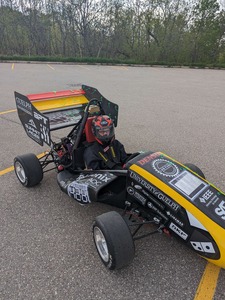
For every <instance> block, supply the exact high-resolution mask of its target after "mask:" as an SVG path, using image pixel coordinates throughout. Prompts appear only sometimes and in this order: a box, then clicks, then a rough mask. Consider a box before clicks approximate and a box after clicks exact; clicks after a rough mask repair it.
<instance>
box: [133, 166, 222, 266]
mask: <svg viewBox="0 0 225 300" xmlns="http://www.w3.org/2000/svg"><path fill="white" fill-rule="evenodd" d="M130 169H131V170H132V171H134V172H136V173H137V174H139V175H140V176H142V177H143V178H145V179H146V180H147V181H149V182H150V183H152V184H153V185H154V186H156V187H158V188H159V189H160V190H161V191H163V192H164V193H165V194H167V195H168V196H169V197H171V198H172V199H175V201H176V202H177V203H178V204H180V205H181V206H182V207H184V208H185V209H186V210H187V211H188V212H190V213H191V214H192V215H193V216H195V217H196V218H197V219H198V220H201V224H202V225H203V226H204V227H205V228H206V229H207V228H210V229H209V232H210V234H211V236H212V237H213V239H214V240H215V241H216V244H217V245H218V247H219V249H220V259H218V260H211V259H207V260H208V261H210V262H212V263H214V264H216V265H218V266H220V267H222V268H225V229H223V228H222V227H221V226H219V225H218V224H217V223H215V222H214V221H213V220H211V219H210V218H209V217H207V216H206V215H205V214H204V213H203V212H202V211H201V210H200V209H198V208H197V207H196V206H194V205H193V204H192V203H191V202H189V201H188V200H187V199H185V198H184V197H182V195H180V194H179V193H178V192H176V191H175V190H173V189H172V188H171V187H169V186H168V185H167V184H165V183H164V182H162V181H161V180H160V179H158V178H157V177H155V176H154V175H152V174H150V173H149V172H148V171H146V170H144V169H142V168H141V167H139V166H137V165H132V166H131V167H130ZM205 259H206V258H205Z"/></svg>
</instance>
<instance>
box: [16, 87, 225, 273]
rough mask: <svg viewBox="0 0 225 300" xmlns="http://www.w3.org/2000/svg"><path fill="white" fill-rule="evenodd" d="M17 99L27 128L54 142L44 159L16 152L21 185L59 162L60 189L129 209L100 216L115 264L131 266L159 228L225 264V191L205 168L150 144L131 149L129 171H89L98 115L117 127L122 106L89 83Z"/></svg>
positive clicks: (99, 240) (101, 249)
mask: <svg viewBox="0 0 225 300" xmlns="http://www.w3.org/2000/svg"><path fill="white" fill-rule="evenodd" d="M15 100H16V106H17V110H18V115H19V118H20V120H21V123H22V125H23V127H24V129H25V131H26V133H27V135H28V136H29V137H30V138H31V139H33V140H34V141H35V142H37V143H38V144H39V145H42V146H43V144H47V145H48V146H49V148H50V150H49V151H48V152H45V154H44V155H43V156H42V157H40V158H37V156H36V155H34V154H32V153H29V154H25V155H21V156H17V157H15V159H14V168H15V173H16V176H17V178H18V179H19V181H20V182H21V184H22V185H23V186H25V187H32V186H35V185H37V184H39V183H40V182H41V180H42V179H43V174H44V173H45V172H47V171H50V170H52V169H56V170H57V182H58V185H59V186H60V188H61V190H62V191H63V192H65V193H66V194H67V195H69V196H70V197H72V198H74V199H75V200H76V201H77V202H79V203H80V204H82V205H87V204H89V203H91V202H96V201H97V202H102V203H106V204H110V205H113V206H115V207H119V208H122V209H123V212H122V214H119V213H118V212H117V211H110V212H107V213H104V214H102V215H100V216H97V217H96V219H95V221H94V223H93V230H92V232H93V239H94V243H95V246H96V249H97V252H98V254H99V256H100V258H101V260H102V262H103V263H104V265H105V266H106V267H107V268H108V269H110V270H113V269H119V268H122V267H124V266H126V265H128V264H129V263H130V262H131V261H132V260H133V258H134V253H135V246H134V241H135V240H138V239H141V238H144V237H146V236H149V235H151V234H154V233H166V234H168V235H173V236H175V237H177V238H178V239H179V240H180V241H182V242H183V243H184V244H186V245H187V246H188V247H190V248H191V249H192V250H194V251H195V252H197V253H198V254H199V255H201V256H202V257H203V258H205V259H207V260H208V261H210V262H212V263H214V264H216V265H218V266H220V267H223V268H225V195H224V193H222V192H221V191H220V190H218V189H217V188H216V187H215V186H214V185H212V184H211V183H209V182H208V181H207V180H206V179H205V177H204V174H203V173H202V171H201V170H200V169H199V168H198V167H196V166H195V165H193V164H181V163H179V162H177V161H176V160H174V159H173V158H171V157H169V156H168V155H166V154H164V153H162V152H155V153H154V152H151V151H148V152H145V153H141V152H137V153H135V154H131V155H130V156H129V158H128V161H127V162H126V165H125V168H124V169H122V170H116V169H115V170H114V169H108V170H97V171H93V170H86V169H85V164H84V160H83V153H84V149H85V147H87V146H88V145H89V144H90V143H92V142H94V141H95V139H94V136H93V133H92V130H91V122H92V120H93V118H94V117H95V116H96V115H98V114H107V115H109V116H110V117H111V118H112V119H113V120H114V124H115V126H117V121H118V105H116V104H115V103H112V102H111V101H108V100H107V99H105V98H104V97H103V96H102V95H101V94H100V93H99V92H98V90H97V89H95V88H92V87H89V86H86V85H82V86H81V87H80V88H79V89H76V90H73V91H60V92H52V93H44V94H31V95H26V96H25V95H22V94H20V93H17V92H15ZM70 126H71V127H72V128H71V129H70V131H69V133H68V135H67V136H66V137H63V138H62V139H61V140H60V141H53V140H52V138H51V131H53V130H59V129H62V128H66V127H70ZM51 166H52V167H51ZM149 224H154V226H150V225H149ZM143 228H144V229H145V230H143Z"/></svg>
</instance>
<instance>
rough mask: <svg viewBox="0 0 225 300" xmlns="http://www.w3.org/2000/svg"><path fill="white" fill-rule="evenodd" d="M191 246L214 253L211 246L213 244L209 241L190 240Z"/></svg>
mask: <svg viewBox="0 0 225 300" xmlns="http://www.w3.org/2000/svg"><path fill="white" fill-rule="evenodd" d="M190 243H191V245H192V247H193V248H194V250H196V251H200V252H205V253H216V252H215V249H214V247H213V244H212V243H210V242H194V241H190Z"/></svg>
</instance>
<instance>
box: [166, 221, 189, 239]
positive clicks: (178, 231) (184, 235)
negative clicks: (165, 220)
mask: <svg viewBox="0 0 225 300" xmlns="http://www.w3.org/2000/svg"><path fill="white" fill-rule="evenodd" d="M169 228H170V229H171V230H172V231H173V232H175V233H176V234H177V235H179V236H180V237H181V238H182V239H183V240H185V241H186V239H187V238H188V235H187V233H186V232H184V231H183V230H182V229H181V228H179V227H178V226H177V225H176V224H174V223H173V222H171V223H170V226H169Z"/></svg>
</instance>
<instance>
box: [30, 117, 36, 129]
mask: <svg viewBox="0 0 225 300" xmlns="http://www.w3.org/2000/svg"><path fill="white" fill-rule="evenodd" d="M28 125H29V126H32V127H34V128H37V126H36V125H35V123H34V120H33V119H30V120H29V122H28Z"/></svg>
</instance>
